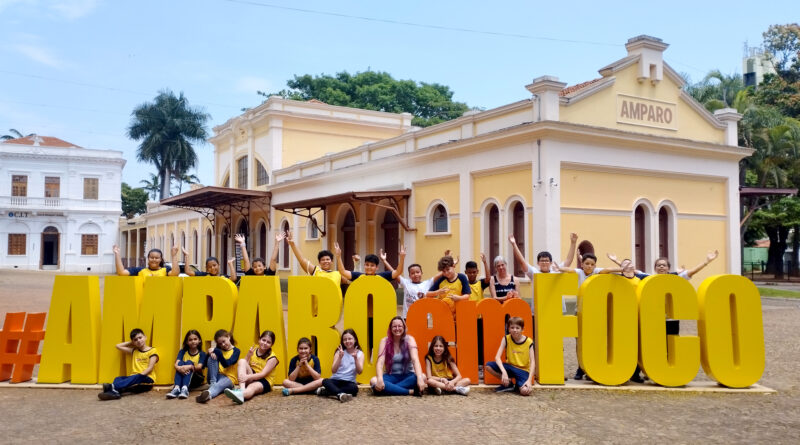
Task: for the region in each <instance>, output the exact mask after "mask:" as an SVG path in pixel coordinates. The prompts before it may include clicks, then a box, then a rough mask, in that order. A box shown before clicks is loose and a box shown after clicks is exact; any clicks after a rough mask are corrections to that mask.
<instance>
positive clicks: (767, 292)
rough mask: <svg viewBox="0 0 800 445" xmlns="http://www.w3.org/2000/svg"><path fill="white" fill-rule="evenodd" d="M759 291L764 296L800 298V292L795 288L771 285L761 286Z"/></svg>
mask: <svg viewBox="0 0 800 445" xmlns="http://www.w3.org/2000/svg"><path fill="white" fill-rule="evenodd" d="M758 291H759V292H761V296H762V297H788V298H800V292H797V291H793V290H783V289H773V288H769V287H759V288H758Z"/></svg>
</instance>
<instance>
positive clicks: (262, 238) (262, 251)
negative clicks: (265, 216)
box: [258, 222, 267, 258]
mask: <svg viewBox="0 0 800 445" xmlns="http://www.w3.org/2000/svg"><path fill="white" fill-rule="evenodd" d="M258 256H260V257H261V258H266V257H267V225H266V224H264V223H263V222H262V223H261V224H260V225H259V226H258Z"/></svg>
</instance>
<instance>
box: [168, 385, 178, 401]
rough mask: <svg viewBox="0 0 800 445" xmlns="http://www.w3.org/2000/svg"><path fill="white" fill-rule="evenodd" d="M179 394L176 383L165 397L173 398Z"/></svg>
mask: <svg viewBox="0 0 800 445" xmlns="http://www.w3.org/2000/svg"><path fill="white" fill-rule="evenodd" d="M179 395H181V389H180V388H178V385H175V386H174V387H173V388H172V391H170V392H168V393H167V398H168V399H174V398H175V397H178V396H179Z"/></svg>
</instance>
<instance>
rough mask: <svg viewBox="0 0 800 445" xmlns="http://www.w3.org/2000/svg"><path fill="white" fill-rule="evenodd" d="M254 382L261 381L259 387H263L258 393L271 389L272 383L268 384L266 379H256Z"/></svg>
mask: <svg viewBox="0 0 800 445" xmlns="http://www.w3.org/2000/svg"><path fill="white" fill-rule="evenodd" d="M254 383H261V387H262V388H264V390H263V391H262V392H261V393H260V394H266V393H268V392H270V391H272V385H270V384H269V382H268V381H267V379H258V380H256V381H255V382H254Z"/></svg>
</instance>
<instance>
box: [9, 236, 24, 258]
mask: <svg viewBox="0 0 800 445" xmlns="http://www.w3.org/2000/svg"><path fill="white" fill-rule="evenodd" d="M25 238H26V237H25V234H24V233H9V234H8V254H9V255H25V244H26V242H25Z"/></svg>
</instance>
